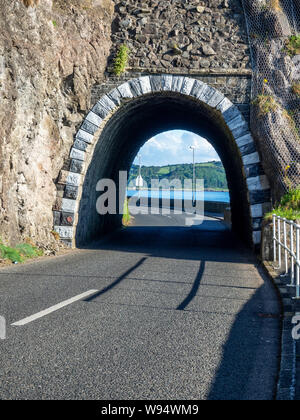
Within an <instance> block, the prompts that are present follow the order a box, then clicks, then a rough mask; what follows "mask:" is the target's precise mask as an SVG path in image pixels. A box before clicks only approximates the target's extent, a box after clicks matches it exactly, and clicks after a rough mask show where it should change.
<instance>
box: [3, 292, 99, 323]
mask: <svg viewBox="0 0 300 420" xmlns="http://www.w3.org/2000/svg"><path fill="white" fill-rule="evenodd" d="M98 291H99V290H89V291H87V292H85V293H81V294H80V295H77V296H74V297H72V298H71V299H68V300H65V301H63V302H61V303H58V304H57V305H54V306H51V307H50V308H48V309H45V310H44V311H41V312H38V313H36V314H34V315H31V316H29V317H27V318H24V319H21V321H18V322H14V323H13V324H11V325H13V326H18V327H19V326H21V325H26V324H29V323H30V322H32V321H35V320H36V319H39V318H42V317H43V316H46V315H49V314H51V313H52V312H55V311H58V310H59V309H61V308H63V307H65V306H68V305H70V304H71V303H74V302H76V301H78V300H81V299H83V298H85V297H87V296H90V295H93V294H94V293H97V292H98Z"/></svg>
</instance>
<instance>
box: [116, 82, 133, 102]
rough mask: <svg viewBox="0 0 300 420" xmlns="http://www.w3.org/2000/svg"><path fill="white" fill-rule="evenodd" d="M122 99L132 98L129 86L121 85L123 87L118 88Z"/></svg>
mask: <svg viewBox="0 0 300 420" xmlns="http://www.w3.org/2000/svg"><path fill="white" fill-rule="evenodd" d="M118 91H119V92H120V94H121V96H122V98H130V99H131V98H133V93H132V92H131V89H130V86H129V84H128V83H123V85H121V86H119V87H118Z"/></svg>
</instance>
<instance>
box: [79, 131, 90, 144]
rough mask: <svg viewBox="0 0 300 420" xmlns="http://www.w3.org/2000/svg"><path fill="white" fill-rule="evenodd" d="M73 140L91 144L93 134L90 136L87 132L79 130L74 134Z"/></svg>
mask: <svg viewBox="0 0 300 420" xmlns="http://www.w3.org/2000/svg"><path fill="white" fill-rule="evenodd" d="M75 139H79V140H83V141H85V142H86V143H89V144H91V143H93V140H94V136H93V134H90V133H88V132H87V131H85V130H82V129H80V130H79V131H78V133H77V134H76V136H75Z"/></svg>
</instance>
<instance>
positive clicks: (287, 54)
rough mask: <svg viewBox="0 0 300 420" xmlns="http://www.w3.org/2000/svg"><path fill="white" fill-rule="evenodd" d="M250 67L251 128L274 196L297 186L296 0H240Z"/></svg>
mask: <svg viewBox="0 0 300 420" xmlns="http://www.w3.org/2000/svg"><path fill="white" fill-rule="evenodd" d="M242 2H243V6H244V9H245V15H246V22H247V27H248V33H249V40H250V46H251V57H252V66H253V83H252V107H251V108H252V111H251V129H252V132H253V135H254V137H255V138H256V140H257V143H258V146H259V148H260V151H261V154H262V158H263V164H264V169H265V171H266V173H267V175H268V177H269V179H270V182H271V186H272V190H273V192H274V194H273V198H275V199H277V198H279V197H280V195H281V194H282V193H283V192H284V191H286V190H287V189H288V188H291V187H297V186H299V185H300V0H242Z"/></svg>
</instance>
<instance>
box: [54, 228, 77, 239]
mask: <svg viewBox="0 0 300 420" xmlns="http://www.w3.org/2000/svg"><path fill="white" fill-rule="evenodd" d="M54 230H55V232H57V233H58V234H59V236H60V238H61V239H73V235H74V228H73V227H72V226H55V227H54Z"/></svg>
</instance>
